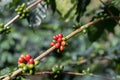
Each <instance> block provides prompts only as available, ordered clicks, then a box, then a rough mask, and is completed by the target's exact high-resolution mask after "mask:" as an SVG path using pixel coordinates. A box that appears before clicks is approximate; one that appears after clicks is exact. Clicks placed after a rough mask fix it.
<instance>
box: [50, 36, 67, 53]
mask: <svg viewBox="0 0 120 80" xmlns="http://www.w3.org/2000/svg"><path fill="white" fill-rule="evenodd" d="M65 40H66V39H65V37H64V36H63V34H57V35H55V36H53V41H52V42H51V43H50V46H55V47H56V48H57V49H59V50H60V51H63V50H64V48H65V45H66V41H65Z"/></svg>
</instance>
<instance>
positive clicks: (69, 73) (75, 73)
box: [23, 71, 84, 76]
mask: <svg viewBox="0 0 120 80" xmlns="http://www.w3.org/2000/svg"><path fill="white" fill-rule="evenodd" d="M44 74H54V72H50V71H49V72H36V73H35V74H34V75H44ZM62 74H68V75H76V76H83V75H84V74H83V73H78V72H62ZM23 75H24V76H29V75H30V74H23Z"/></svg>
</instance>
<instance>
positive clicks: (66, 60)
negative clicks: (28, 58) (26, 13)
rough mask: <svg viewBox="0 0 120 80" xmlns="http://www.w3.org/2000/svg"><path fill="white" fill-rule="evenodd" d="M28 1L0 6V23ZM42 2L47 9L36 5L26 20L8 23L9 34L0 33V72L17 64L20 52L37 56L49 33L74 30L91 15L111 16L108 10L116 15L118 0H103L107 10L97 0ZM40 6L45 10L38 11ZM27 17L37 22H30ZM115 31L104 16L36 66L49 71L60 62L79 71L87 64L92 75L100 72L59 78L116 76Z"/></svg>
mask: <svg viewBox="0 0 120 80" xmlns="http://www.w3.org/2000/svg"><path fill="white" fill-rule="evenodd" d="M1 1H4V0H1ZM9 1H10V0H8V2H9ZM32 1H34V0H24V1H22V0H12V2H11V1H10V3H7V4H5V5H2V6H1V5H0V22H1V23H7V22H8V21H9V20H10V19H12V18H13V17H14V16H15V15H16V13H15V11H14V10H15V8H16V7H17V6H18V5H19V4H22V3H23V2H25V3H27V4H29V3H31V2H32ZM28 2H29V3H28ZM45 2H46V5H47V8H43V7H40V4H39V5H38V6H36V7H35V8H33V9H32V10H31V14H33V15H31V17H30V18H29V19H24V20H17V21H16V22H15V23H13V24H12V25H11V26H12V27H11V28H12V31H11V33H10V34H8V35H0V75H4V74H6V73H7V72H9V71H11V70H12V69H13V68H14V67H15V66H17V59H18V57H19V56H20V55H21V54H22V53H25V54H27V53H30V54H31V55H32V56H33V57H34V58H35V57H37V55H39V54H41V53H42V52H44V51H45V50H47V49H48V48H49V47H50V46H49V43H50V42H51V40H52V36H54V35H56V34H58V33H63V34H64V35H67V34H69V33H70V32H72V31H73V30H74V28H73V26H72V25H74V24H78V23H80V25H83V24H85V23H87V22H89V21H91V20H93V19H95V18H103V17H104V14H107V16H109V17H111V14H110V13H109V11H110V12H111V13H112V14H113V15H114V16H119V15H120V14H119V13H120V10H119V9H120V8H119V6H118V4H120V1H119V0H112V2H106V3H105V4H106V6H107V9H106V6H105V5H104V7H103V4H102V7H101V4H100V3H99V2H98V1H97V0H45ZM0 3H1V4H2V2H0ZM61 4H62V6H61ZM95 4H98V5H95ZM109 5H110V6H109ZM95 6H97V7H95ZM93 7H94V8H93ZM41 9H43V10H45V12H43V13H41ZM36 10H38V12H36ZM35 12H36V13H35ZM36 14H37V15H36ZM42 15H43V17H42ZM36 16H38V17H37V19H38V20H37V19H36ZM44 16H46V17H44ZM96 16H97V17H96ZM30 19H35V20H37V21H31V22H30ZM29 25H31V26H32V27H29ZM75 28H77V26H76V27H75ZM46 33H47V34H46ZM119 34H120V27H119V24H118V23H117V22H116V21H115V20H114V19H111V18H109V19H104V20H103V21H101V22H100V23H97V24H95V25H93V26H91V27H90V28H89V29H88V30H87V31H86V33H82V34H78V35H77V36H75V37H73V38H71V39H70V40H68V44H69V45H68V46H67V47H66V48H65V51H64V52H63V53H57V51H54V52H52V54H50V55H49V56H47V57H46V58H44V59H43V60H42V61H41V63H40V65H39V70H40V71H47V70H48V71H49V70H51V69H52V67H53V66H54V65H57V64H63V65H65V68H64V70H65V71H74V72H82V70H86V69H87V68H88V67H89V68H90V71H91V72H92V73H93V74H94V73H95V74H100V75H101V76H99V77H91V76H84V77H81V76H70V75H65V76H64V77H63V79H66V78H67V79H68V80H80V78H81V80H83V79H85V80H91V79H94V80H105V79H104V77H105V76H108V77H110V78H112V79H120V78H119V76H120V72H119V70H120V61H119V59H120V54H119V53H120V35H119ZM90 41H92V42H90ZM84 59H87V63H85V64H80V61H81V60H84ZM37 77H39V76H37ZM48 77H49V76H48Z"/></svg>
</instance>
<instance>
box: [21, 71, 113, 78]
mask: <svg viewBox="0 0 120 80" xmlns="http://www.w3.org/2000/svg"><path fill="white" fill-rule="evenodd" d="M45 74H48V75H50V74H54V72H51V71H46V72H36V73H35V74H34V75H45ZM61 74H66V75H75V76H84V75H89V76H93V77H102V78H104V79H105V80H112V79H111V78H109V77H105V76H99V75H94V74H91V73H90V74H84V73H79V72H62V73H61ZM23 75H24V76H29V75H30V74H23Z"/></svg>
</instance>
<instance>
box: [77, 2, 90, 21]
mask: <svg viewBox="0 0 120 80" xmlns="http://www.w3.org/2000/svg"><path fill="white" fill-rule="evenodd" d="M89 3H90V0H78V2H77V8H76V14H77V17H76V21H77V22H79V21H80V17H81V16H82V15H83V13H84V12H85V11H86V7H87V5H88V4H89Z"/></svg>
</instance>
